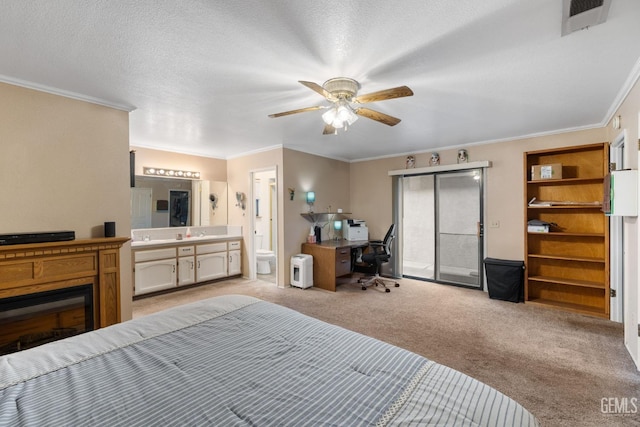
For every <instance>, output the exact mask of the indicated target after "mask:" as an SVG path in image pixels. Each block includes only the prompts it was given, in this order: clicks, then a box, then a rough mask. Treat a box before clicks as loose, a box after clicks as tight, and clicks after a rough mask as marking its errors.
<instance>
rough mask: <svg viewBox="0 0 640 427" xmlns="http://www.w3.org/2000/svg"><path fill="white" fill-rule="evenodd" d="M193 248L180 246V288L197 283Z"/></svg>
mask: <svg viewBox="0 0 640 427" xmlns="http://www.w3.org/2000/svg"><path fill="white" fill-rule="evenodd" d="M195 254H196V251H195V248H194V247H193V246H178V286H183V285H190V284H192V283H196V258H195Z"/></svg>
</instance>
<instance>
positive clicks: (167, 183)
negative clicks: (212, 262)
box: [131, 175, 228, 229]
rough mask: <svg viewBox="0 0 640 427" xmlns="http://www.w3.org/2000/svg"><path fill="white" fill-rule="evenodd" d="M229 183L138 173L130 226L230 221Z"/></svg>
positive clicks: (133, 192)
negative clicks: (228, 212)
mask: <svg viewBox="0 0 640 427" xmlns="http://www.w3.org/2000/svg"><path fill="white" fill-rule="evenodd" d="M227 205H228V204H227V183H226V182H222V181H202V180H200V181H198V180H188V179H177V178H176V179H174V178H159V177H149V176H141V175H136V177H135V187H132V188H131V228H132V229H138V228H163V227H182V226H204V225H227Z"/></svg>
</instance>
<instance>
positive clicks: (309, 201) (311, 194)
mask: <svg viewBox="0 0 640 427" xmlns="http://www.w3.org/2000/svg"><path fill="white" fill-rule="evenodd" d="M315 201H316V193H315V192H313V191H307V204H308V205H309V212H313V203H314V202H315Z"/></svg>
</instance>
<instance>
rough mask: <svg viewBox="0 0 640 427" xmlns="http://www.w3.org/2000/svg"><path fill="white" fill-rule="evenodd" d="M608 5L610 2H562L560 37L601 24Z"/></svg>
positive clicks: (581, 0) (592, 0)
mask: <svg viewBox="0 0 640 427" xmlns="http://www.w3.org/2000/svg"><path fill="white" fill-rule="evenodd" d="M610 5H611V0H563V1H562V35H563V36H566V35H567V34H569V33H572V32H574V31H577V30H583V29H585V28H589V27H592V26H594V25H598V24H602V23H603V22H604V21H606V20H607V15H608V14H609V6H610Z"/></svg>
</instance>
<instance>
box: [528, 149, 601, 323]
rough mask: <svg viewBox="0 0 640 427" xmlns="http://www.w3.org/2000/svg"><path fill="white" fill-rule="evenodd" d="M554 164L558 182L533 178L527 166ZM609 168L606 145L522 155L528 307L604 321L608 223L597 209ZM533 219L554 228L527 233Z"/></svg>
mask: <svg viewBox="0 0 640 427" xmlns="http://www.w3.org/2000/svg"><path fill="white" fill-rule="evenodd" d="M554 163H560V164H562V178H559V179H541V180H540V179H539V180H533V179H532V175H531V170H532V166H534V165H548V164H554ZM608 166H609V147H608V144H606V143H599V144H589V145H581V146H573V147H564V148H558V149H552V150H540V151H530V152H526V153H524V169H525V181H524V186H525V195H526V200H525V202H526V206H525V208H524V212H525V252H526V254H525V264H526V274H525V301H526V302H527V303H535V304H538V305H542V306H545V307H549V308H555V309H560V310H565V311H571V312H576V313H582V314H587V315H591V316H598V317H605V318H608V317H609V221H608V217H607V216H606V215H605V214H604V212H603V211H602V204H601V202H602V199H603V197H604V185H605V176H606V175H607V173H608ZM532 200H533V202H531V201H532ZM532 219H535V220H541V221H546V222H548V223H553V224H556V226H554V227H552V228H551V229H550V232H547V233H544V232H529V231H528V228H527V226H526V223H527V222H528V221H529V220H532Z"/></svg>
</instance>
